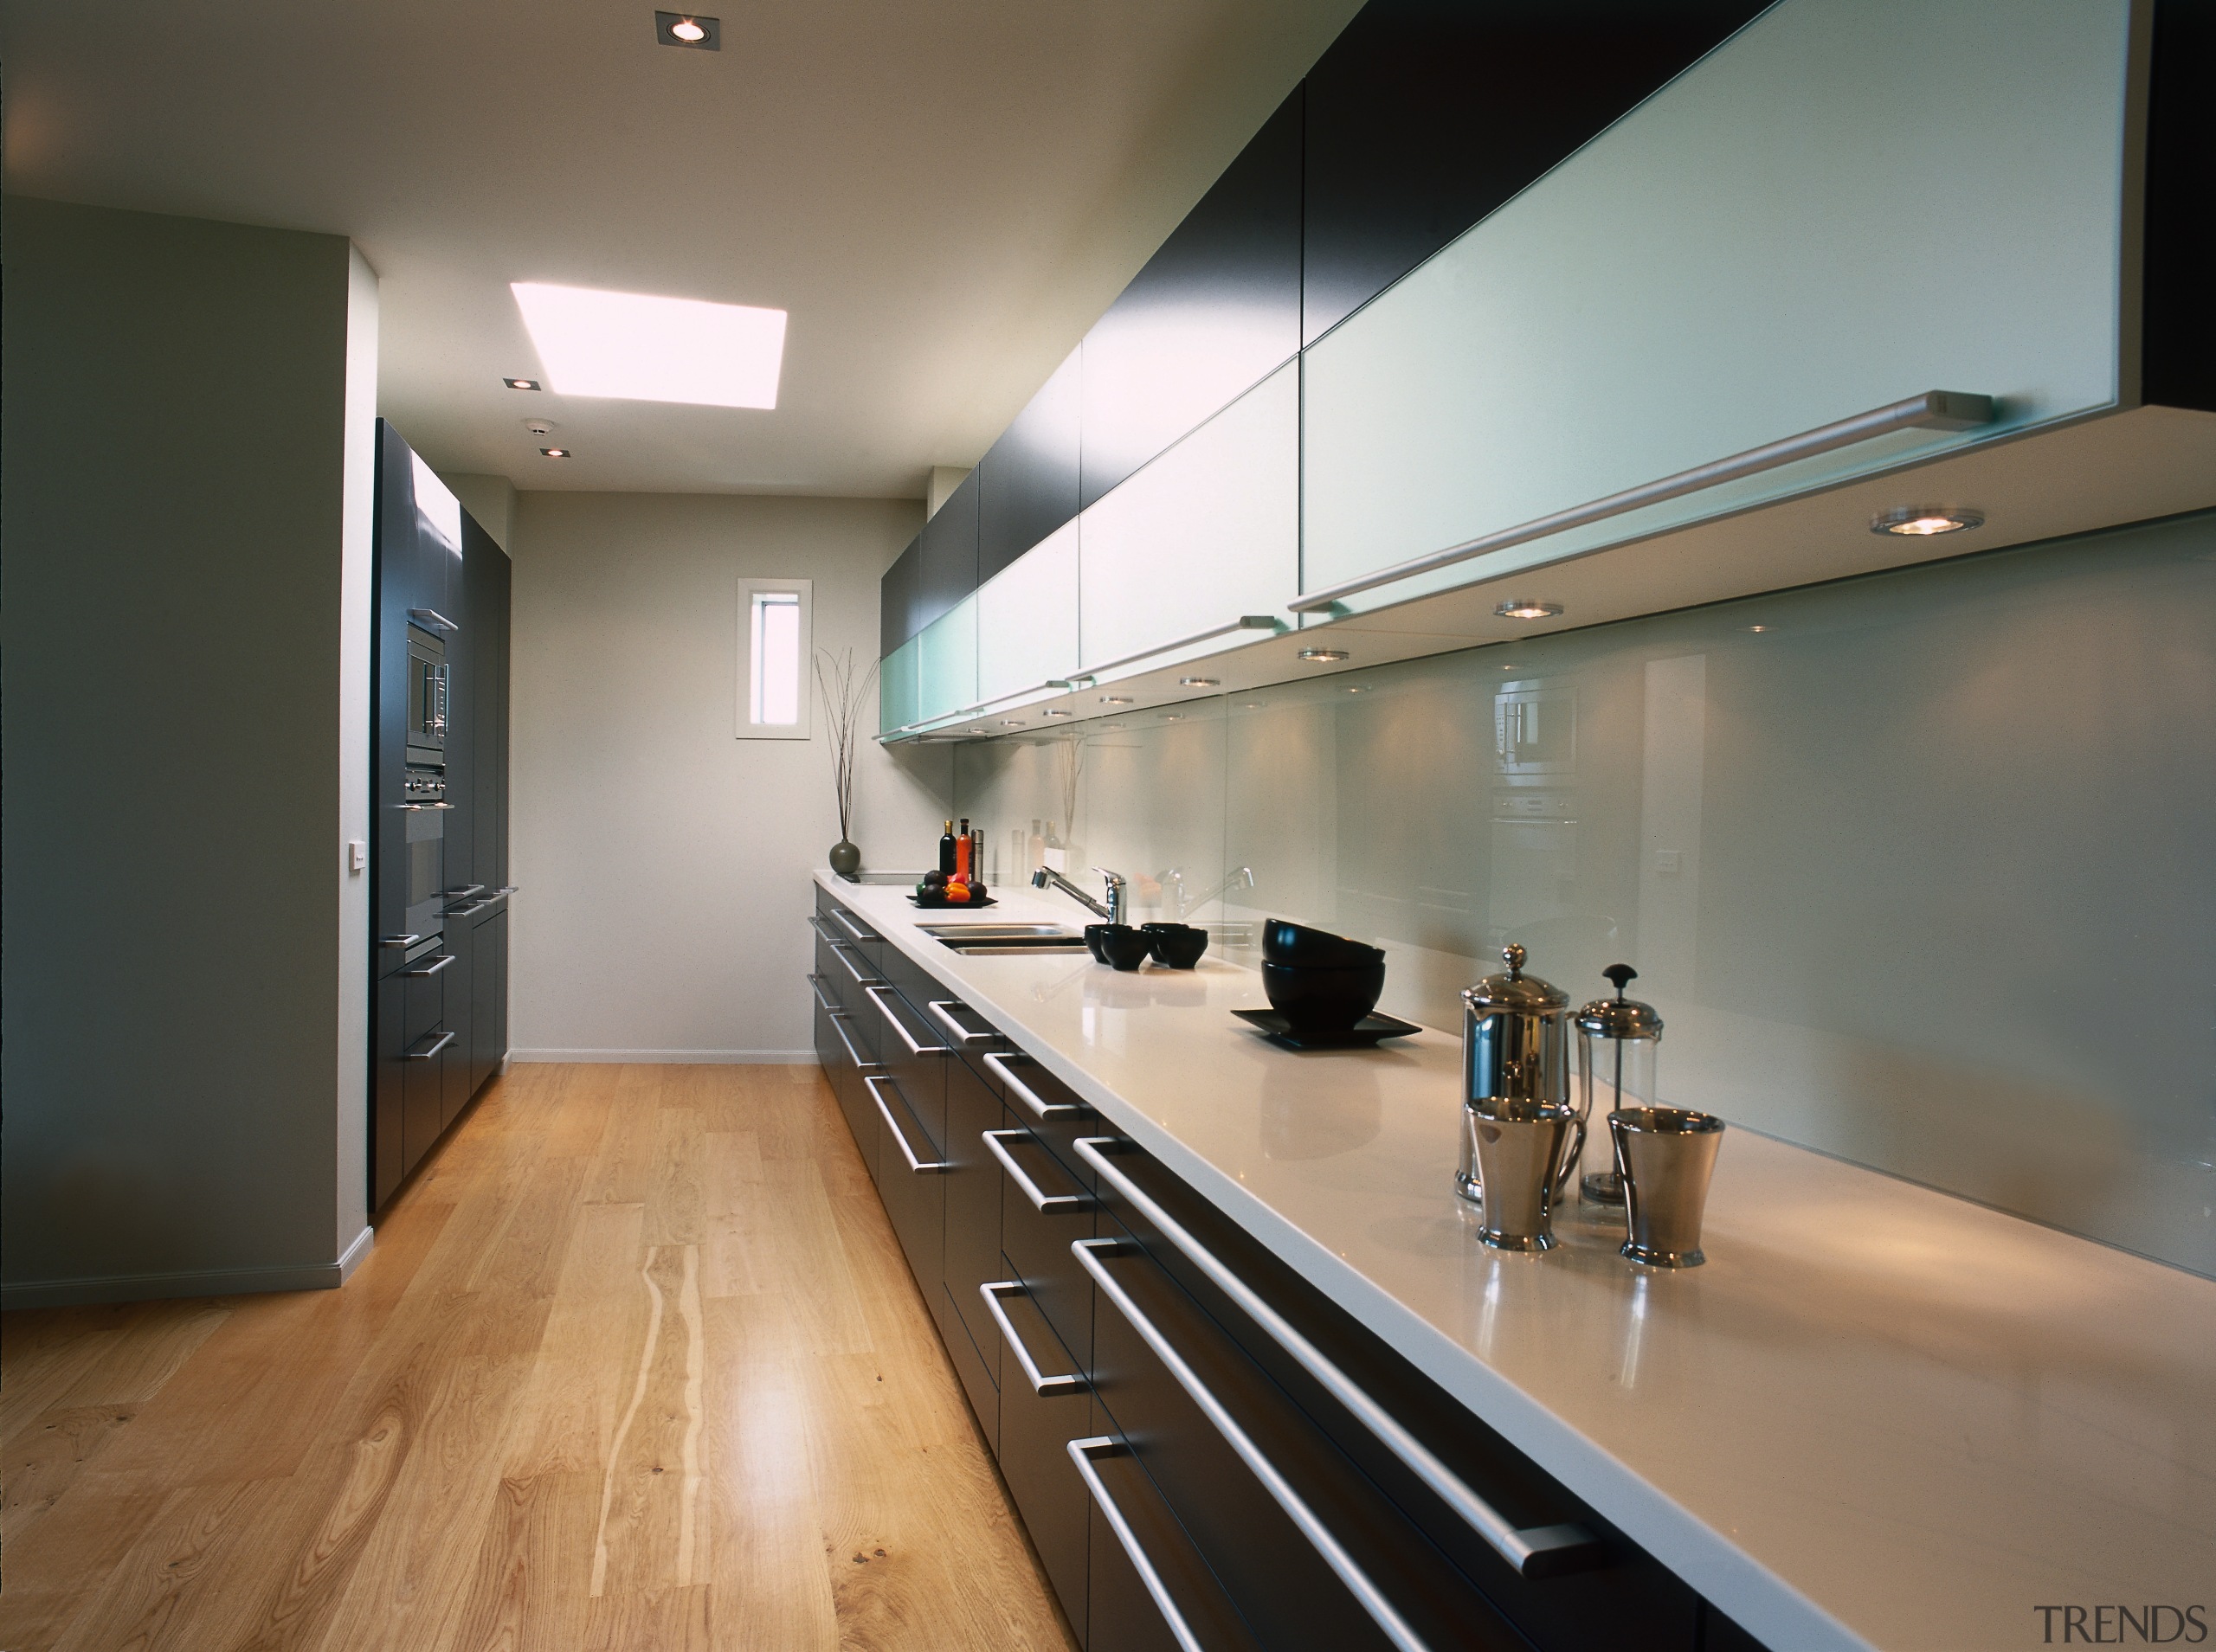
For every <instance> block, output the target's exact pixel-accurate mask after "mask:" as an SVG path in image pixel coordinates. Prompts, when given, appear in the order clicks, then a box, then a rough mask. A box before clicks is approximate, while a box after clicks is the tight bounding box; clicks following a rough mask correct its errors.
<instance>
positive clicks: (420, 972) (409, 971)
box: [400, 952, 454, 980]
mask: <svg viewBox="0 0 2216 1652" xmlns="http://www.w3.org/2000/svg"><path fill="white" fill-rule="evenodd" d="M453 961H454V954H452V953H450V952H442V953H441V954H440V955H438V957H437V959H436V960H435V961H433V962H432V963H430V964H429V965H428V966H425V965H422V964H413V965H410V966H409V967H408V968H406V969H403V970H402V971H401V972H400V973H401V974H403V975H413V976H415V977H416V978H417V979H418V980H421V979H422V978H423V977H424V976H426V975H435V974H438V973H439V971H441V969H444V968H445V967H447V966H448V964H450V963H452V962H453Z"/></svg>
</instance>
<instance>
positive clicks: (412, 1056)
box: [403, 1032, 454, 1061]
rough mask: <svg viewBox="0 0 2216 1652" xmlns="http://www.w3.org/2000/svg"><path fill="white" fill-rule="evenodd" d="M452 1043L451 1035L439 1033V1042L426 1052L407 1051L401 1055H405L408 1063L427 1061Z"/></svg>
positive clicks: (452, 1036) (449, 1033) (452, 1037)
mask: <svg viewBox="0 0 2216 1652" xmlns="http://www.w3.org/2000/svg"><path fill="white" fill-rule="evenodd" d="M453 1042H454V1034H453V1033H451V1032H441V1034H439V1041H438V1042H437V1043H436V1044H435V1045H432V1046H431V1047H430V1048H429V1049H428V1050H409V1051H405V1052H403V1053H404V1054H405V1057H406V1058H407V1059H408V1060H409V1061H428V1060H429V1059H430V1058H431V1057H433V1056H435V1055H436V1054H438V1053H439V1051H441V1050H443V1049H445V1048H446V1047H447V1046H448V1045H450V1044H452V1043H453Z"/></svg>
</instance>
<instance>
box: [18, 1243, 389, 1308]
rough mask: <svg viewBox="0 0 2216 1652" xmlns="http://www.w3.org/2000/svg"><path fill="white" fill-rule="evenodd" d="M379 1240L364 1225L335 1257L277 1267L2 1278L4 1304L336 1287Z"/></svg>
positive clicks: (70, 1304) (59, 1304)
mask: <svg viewBox="0 0 2216 1652" xmlns="http://www.w3.org/2000/svg"><path fill="white" fill-rule="evenodd" d="M374 1243H375V1239H374V1236H373V1235H372V1234H371V1233H370V1230H369V1229H368V1228H364V1229H363V1230H362V1231H361V1233H360V1234H359V1235H358V1237H356V1238H355V1240H354V1243H353V1244H350V1245H348V1246H347V1247H346V1250H345V1255H343V1256H341V1257H339V1258H338V1260H337V1261H335V1262H317V1263H304V1264H300V1265H297V1266H293V1267H276V1268H208V1269H201V1270H194V1271H191V1272H187V1273H171V1274H107V1275H104V1276H93V1277H92V1278H88V1279H29V1280H17V1281H13V1282H7V1283H0V1309H4V1308H79V1307H83V1306H86V1305H87V1304H90V1303H94V1302H152V1301H154V1300H155V1299H156V1298H158V1297H170V1296H252V1295H260V1294H261V1293H262V1292H265V1291H273V1290H336V1289H338V1287H339V1286H341V1285H343V1284H345V1282H346V1279H347V1276H348V1275H350V1274H351V1273H352V1272H353V1271H354V1270H355V1269H357V1268H358V1267H360V1266H361V1265H362V1263H363V1262H364V1260H365V1259H366V1258H367V1257H368V1256H369V1254H370V1246H371V1244H374Z"/></svg>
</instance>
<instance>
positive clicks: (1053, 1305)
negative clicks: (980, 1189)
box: [985, 1129, 1094, 1371]
mask: <svg viewBox="0 0 2216 1652" xmlns="http://www.w3.org/2000/svg"><path fill="white" fill-rule="evenodd" d="M985 1145H986V1146H988V1147H992V1148H995V1149H996V1150H997V1151H996V1152H995V1154H994V1156H995V1159H996V1160H998V1161H999V1163H1000V1164H1001V1165H1002V1167H1004V1168H1005V1169H1006V1173H1005V1174H1003V1175H1002V1178H1001V1188H1000V1193H1001V1249H1002V1250H1003V1251H1005V1252H1006V1253H1007V1257H1008V1273H1007V1277H1008V1278H1010V1279H1015V1280H1020V1281H1021V1282H1022V1284H1023V1287H1024V1289H1025V1290H1026V1291H1027V1292H1028V1293H1029V1294H1030V1296H1031V1299H1032V1301H1033V1302H1034V1304H1035V1305H1036V1306H1037V1308H1038V1310H1039V1312H1040V1313H1041V1314H1043V1315H1045V1316H1046V1318H1047V1323H1048V1324H1050V1325H1052V1326H1053V1327H1054V1334H1055V1335H1056V1336H1058V1337H1060V1339H1061V1340H1062V1341H1063V1342H1064V1343H1065V1344H1066V1345H1067V1346H1068V1347H1069V1349H1070V1352H1071V1353H1073V1354H1074V1355H1075V1356H1076V1360H1077V1368H1078V1369H1079V1370H1080V1371H1085V1370H1089V1369H1090V1368H1091V1366H1092V1315H1093V1306H1092V1279H1091V1278H1090V1276H1087V1275H1086V1273H1085V1270H1084V1269H1083V1268H1081V1267H1079V1265H1078V1260H1077V1257H1075V1256H1074V1255H1073V1254H1072V1252H1071V1250H1070V1245H1071V1244H1072V1242H1073V1241H1075V1240H1078V1239H1089V1238H1091V1237H1092V1236H1093V1231H1094V1229H1093V1197H1092V1192H1090V1191H1089V1190H1088V1189H1086V1188H1085V1186H1082V1185H1081V1184H1079V1182H1078V1180H1076V1178H1074V1177H1073V1176H1072V1175H1070V1174H1069V1173H1068V1172H1067V1171H1066V1170H1065V1169H1063V1167H1062V1166H1061V1164H1060V1161H1059V1160H1056V1159H1055V1157H1054V1156H1053V1154H1050V1153H1048V1152H1047V1149H1046V1148H1045V1147H1042V1146H1040V1142H1039V1141H1038V1138H1037V1137H1036V1136H1034V1135H1032V1134H1031V1133H1030V1132H1029V1131H1027V1130H1024V1129H1006V1130H999V1131H995V1133H994V1135H993V1137H992V1139H991V1140H990V1141H989V1142H988V1143H986V1144H985ZM1042 1206H1043V1208H1042Z"/></svg>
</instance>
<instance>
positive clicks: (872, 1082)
mask: <svg viewBox="0 0 2216 1652" xmlns="http://www.w3.org/2000/svg"><path fill="white" fill-rule="evenodd" d="M862 1083H865V1084H867V1085H868V1086H869V1094H870V1099H871V1100H872V1101H873V1102H876V1103H877V1110H878V1113H879V1115H880V1116H881V1117H883V1119H884V1120H885V1128H886V1129H888V1130H890V1131H892V1139H893V1140H894V1141H897V1142H899V1144H900V1156H901V1157H902V1158H903V1159H905V1160H907V1161H908V1168H909V1169H911V1170H912V1171H914V1172H915V1173H917V1174H918V1176H926V1175H929V1174H930V1173H931V1172H932V1171H934V1170H951V1169H953V1168H954V1167H953V1166H952V1165H950V1164H949V1163H947V1161H946V1160H944V1159H918V1157H916V1150H915V1149H914V1148H913V1147H910V1146H909V1145H908V1138H907V1137H906V1136H905V1135H903V1134H902V1133H901V1129H900V1127H899V1125H898V1124H897V1123H895V1122H893V1118H892V1109H891V1108H889V1107H887V1106H886V1104H885V1092H884V1091H883V1090H879V1089H878V1086H879V1084H889V1083H892V1080H891V1079H889V1078H865V1079H863V1080H862Z"/></svg>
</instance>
